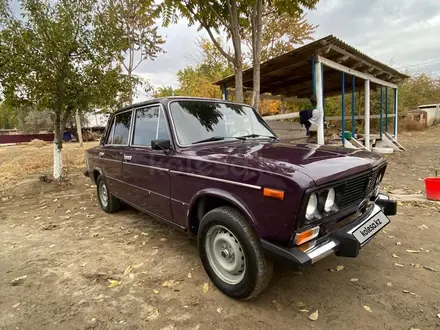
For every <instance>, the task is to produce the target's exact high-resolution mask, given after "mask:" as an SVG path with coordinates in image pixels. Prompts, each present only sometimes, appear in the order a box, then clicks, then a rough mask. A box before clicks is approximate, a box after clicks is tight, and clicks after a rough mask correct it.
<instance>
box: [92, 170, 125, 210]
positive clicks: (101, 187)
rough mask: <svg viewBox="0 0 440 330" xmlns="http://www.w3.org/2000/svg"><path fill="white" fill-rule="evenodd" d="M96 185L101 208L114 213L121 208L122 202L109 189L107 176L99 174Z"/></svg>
mask: <svg viewBox="0 0 440 330" xmlns="http://www.w3.org/2000/svg"><path fill="white" fill-rule="evenodd" d="M96 187H97V192H98V200H99V205H101V208H102V209H103V210H104V211H105V212H107V213H113V212H116V211H118V210H119V209H120V208H121V203H120V202H119V200H118V199H117V198H116V197H114V196H113V195H112V194H111V193H110V191H109V190H108V186H107V183H106V182H105V178H104V177H103V176H102V175H99V176H98V178H97V180H96Z"/></svg>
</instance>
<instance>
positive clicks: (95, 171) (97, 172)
mask: <svg viewBox="0 0 440 330" xmlns="http://www.w3.org/2000/svg"><path fill="white" fill-rule="evenodd" d="M99 175H104V173H103V171H102V170H101V169H100V168H99V167H95V168H93V171H92V175H91V179H92V180H93V182H94V183H95V184H96V180H97V179H98V176H99Z"/></svg>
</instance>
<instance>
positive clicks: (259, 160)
mask: <svg viewBox="0 0 440 330" xmlns="http://www.w3.org/2000/svg"><path fill="white" fill-rule="evenodd" d="M187 152H188V153H189V154H188V156H192V157H195V158H203V159H206V160H208V161H216V162H224V163H228V164H232V165H237V166H246V167H249V168H252V169H258V170H263V171H269V172H275V173H278V174H281V175H284V176H290V177H291V176H292V175H293V174H294V173H295V172H296V171H299V172H301V173H303V174H305V175H307V176H309V177H310V178H311V179H312V180H313V181H314V182H315V183H316V185H321V184H325V183H327V182H331V181H335V180H338V179H342V178H344V177H347V176H350V175H353V174H357V173H360V172H363V171H366V170H368V169H371V168H372V167H374V166H376V165H378V164H380V163H382V162H384V160H383V158H382V157H381V156H380V155H378V154H375V153H372V152H369V151H365V150H357V149H348V148H343V147H331V146H319V145H315V144H289V143H281V142H278V141H274V142H268V141H264V140H257V139H256V140H246V141H234V142H226V143H213V144H211V143H210V144H206V145H203V146H198V147H196V148H195V149H192V150H191V151H187Z"/></svg>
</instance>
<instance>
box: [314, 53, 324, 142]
mask: <svg viewBox="0 0 440 330" xmlns="http://www.w3.org/2000/svg"><path fill="white" fill-rule="evenodd" d="M318 59H319V58H318ZM315 85H316V103H317V110H318V111H319V112H320V113H321V116H322V118H324V100H323V94H322V90H323V89H322V64H321V62H319V60H318V61H316V62H315ZM317 126H318V132H317V135H318V144H320V145H323V144H324V121H321V122H320V123H318V125H317Z"/></svg>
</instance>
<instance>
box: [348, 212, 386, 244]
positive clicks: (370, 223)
mask: <svg viewBox="0 0 440 330" xmlns="http://www.w3.org/2000/svg"><path fill="white" fill-rule="evenodd" d="M389 223H390V219H388V218H387V216H386V215H385V214H383V212H382V211H380V212H379V213H376V214H375V215H373V216H372V217H371V218H370V219H368V220H367V221H365V222H364V223H363V224H362V225H361V226H360V227H359V228H358V229H356V230H355V231H354V232H353V236H354V237H355V238H356V239H357V240H358V242H359V243H360V244H361V245H362V244H364V243H365V242H366V241H368V240H369V239H370V238H371V237H373V236H374V235H376V234H377V233H378V232H379V230H381V229H382V228H383V227H385V226H386V225H387V224H389Z"/></svg>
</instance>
